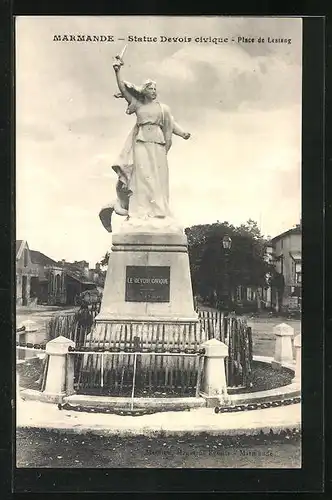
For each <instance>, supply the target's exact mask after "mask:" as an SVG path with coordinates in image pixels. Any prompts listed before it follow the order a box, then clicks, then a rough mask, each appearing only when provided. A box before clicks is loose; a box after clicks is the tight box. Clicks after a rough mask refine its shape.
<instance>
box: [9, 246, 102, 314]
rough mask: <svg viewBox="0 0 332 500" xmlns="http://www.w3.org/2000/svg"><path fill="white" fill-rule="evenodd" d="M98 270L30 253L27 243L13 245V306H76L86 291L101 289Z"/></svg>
mask: <svg viewBox="0 0 332 500" xmlns="http://www.w3.org/2000/svg"><path fill="white" fill-rule="evenodd" d="M102 285H103V280H102V274H101V272H100V268H99V267H98V266H97V265H96V269H89V263H88V262H86V261H80V262H74V263H70V262H69V263H67V262H66V261H65V260H62V261H59V262H56V261H55V260H53V259H51V258H50V257H47V255H45V254H43V253H41V252H39V251H36V250H30V249H29V245H28V243H27V241H24V240H17V241H16V304H17V305H20V306H32V305H36V304H44V305H75V304H76V303H77V297H78V296H79V295H80V294H81V293H82V292H84V291H86V290H93V289H96V288H97V287H102Z"/></svg>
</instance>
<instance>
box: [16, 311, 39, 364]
mask: <svg viewBox="0 0 332 500" xmlns="http://www.w3.org/2000/svg"><path fill="white" fill-rule="evenodd" d="M20 326H24V327H25V330H24V332H22V333H21V334H20V340H21V341H22V342H26V343H27V344H28V343H29V344H36V343H37V342H36V338H37V335H38V334H37V332H38V327H37V323H35V322H34V321H31V320H29V319H28V320H27V321H23V322H22V323H21V325H20ZM21 356H22V358H21ZM35 357H36V356H35V353H34V352H33V351H28V350H27V351H25V350H22V354H21V355H20V359H31V358H35Z"/></svg>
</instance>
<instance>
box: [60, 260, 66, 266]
mask: <svg viewBox="0 0 332 500" xmlns="http://www.w3.org/2000/svg"><path fill="white" fill-rule="evenodd" d="M61 262H62V267H65V265H66V259H62V261H61Z"/></svg>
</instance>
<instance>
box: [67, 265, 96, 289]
mask: <svg viewBox="0 0 332 500" xmlns="http://www.w3.org/2000/svg"><path fill="white" fill-rule="evenodd" d="M66 274H67V275H68V276H70V277H71V278H73V279H75V280H77V281H79V282H80V283H83V284H84V285H96V283H95V282H94V281H91V280H90V279H89V278H87V277H86V276H84V274H83V273H82V272H80V271H78V270H74V269H68V268H67V269H66Z"/></svg>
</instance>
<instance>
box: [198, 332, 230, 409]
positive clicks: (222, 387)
mask: <svg viewBox="0 0 332 500" xmlns="http://www.w3.org/2000/svg"><path fill="white" fill-rule="evenodd" d="M200 347H202V348H204V349H205V354H204V372H203V394H202V396H203V397H204V398H205V399H206V402H207V406H209V407H211V406H215V405H218V404H226V403H227V402H228V400H229V398H228V394H227V384H226V370H225V358H226V357H227V356H228V346H227V345H226V344H224V343H223V342H220V340H217V339H210V340H207V341H206V342H204V343H203V344H202V345H201V346H200Z"/></svg>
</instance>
